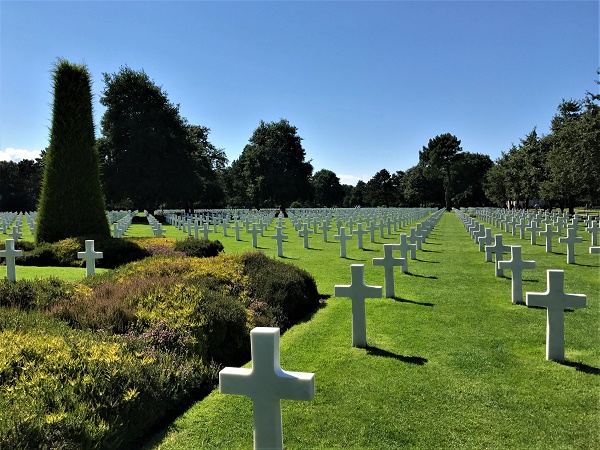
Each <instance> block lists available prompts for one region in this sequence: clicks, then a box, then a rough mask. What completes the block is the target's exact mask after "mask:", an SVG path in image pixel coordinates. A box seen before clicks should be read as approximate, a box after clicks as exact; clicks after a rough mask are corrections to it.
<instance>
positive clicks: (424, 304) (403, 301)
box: [392, 297, 434, 308]
mask: <svg viewBox="0 0 600 450" xmlns="http://www.w3.org/2000/svg"><path fill="white" fill-rule="evenodd" d="M392 298H393V299H394V300H396V301H397V302H400V303H412V304H413V305H420V306H429V307H432V308H433V305H434V304H433V303H424V302H415V301H414V300H408V299H406V298H400V297H392Z"/></svg>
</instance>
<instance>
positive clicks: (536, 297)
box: [525, 270, 586, 361]
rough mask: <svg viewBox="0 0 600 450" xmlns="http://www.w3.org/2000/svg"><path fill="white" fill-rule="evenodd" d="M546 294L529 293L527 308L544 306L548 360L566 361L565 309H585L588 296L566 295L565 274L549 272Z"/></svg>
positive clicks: (557, 271)
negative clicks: (545, 311) (545, 310)
mask: <svg viewBox="0 0 600 450" xmlns="http://www.w3.org/2000/svg"><path fill="white" fill-rule="evenodd" d="M547 280H548V281H547V283H548V287H547V289H546V292H542V293H538V292H536V293H532V292H527V294H526V300H525V302H526V303H527V306H543V307H545V308H547V314H546V359H548V360H553V361H564V359H565V308H585V302H586V296H585V295H582V294H565V272H564V271H563V270H548V272H547Z"/></svg>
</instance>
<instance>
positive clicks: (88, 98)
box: [35, 59, 110, 243]
mask: <svg viewBox="0 0 600 450" xmlns="http://www.w3.org/2000/svg"><path fill="white" fill-rule="evenodd" d="M53 81H54V104H53V106H52V128H51V130H50V146H49V148H48V151H47V152H46V156H45V159H44V165H45V169H44V181H43V183H42V192H41V195H40V202H39V205H38V221H37V226H36V236H35V239H36V243H41V242H56V241H59V240H61V239H65V238H68V237H80V236H81V237H86V236H105V237H109V236H110V228H109V225H108V221H107V219H106V214H105V206H104V198H103V196H102V187H101V185H100V170H99V167H98V155H97V152H96V149H95V148H94V144H95V139H94V121H93V117H92V91H91V79H90V74H89V72H88V69H87V67H86V66H83V65H77V64H71V63H69V62H67V61H65V60H62V59H61V60H58V61H57V63H56V64H55V67H54V70H53Z"/></svg>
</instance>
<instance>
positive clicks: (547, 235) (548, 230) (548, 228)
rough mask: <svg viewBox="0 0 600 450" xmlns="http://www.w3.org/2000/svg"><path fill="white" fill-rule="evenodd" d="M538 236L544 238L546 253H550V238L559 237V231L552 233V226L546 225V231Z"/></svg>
mask: <svg viewBox="0 0 600 450" xmlns="http://www.w3.org/2000/svg"><path fill="white" fill-rule="evenodd" d="M539 234H540V236H543V237H545V238H546V253H552V236H560V231H552V224H550V223H547V224H546V229H545V230H544V231H540V233H539Z"/></svg>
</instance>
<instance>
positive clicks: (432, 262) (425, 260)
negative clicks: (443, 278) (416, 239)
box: [416, 258, 440, 264]
mask: <svg viewBox="0 0 600 450" xmlns="http://www.w3.org/2000/svg"><path fill="white" fill-rule="evenodd" d="M416 261H420V262H426V263H430V264H439V263H440V262H439V261H430V260H429V259H419V258H417V259H416Z"/></svg>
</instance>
